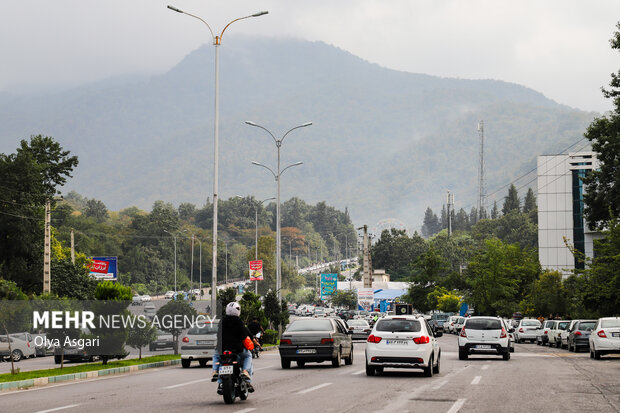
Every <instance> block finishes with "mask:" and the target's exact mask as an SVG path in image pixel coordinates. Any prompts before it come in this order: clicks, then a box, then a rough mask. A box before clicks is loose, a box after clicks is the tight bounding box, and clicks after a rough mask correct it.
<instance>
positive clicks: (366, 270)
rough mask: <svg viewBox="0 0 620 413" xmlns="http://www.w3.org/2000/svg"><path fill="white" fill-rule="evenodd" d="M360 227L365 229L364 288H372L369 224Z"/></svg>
mask: <svg viewBox="0 0 620 413" xmlns="http://www.w3.org/2000/svg"><path fill="white" fill-rule="evenodd" d="M358 229H363V230H364V263H363V280H364V283H363V285H364V288H372V276H371V274H370V249H369V248H368V225H364V226H363V227H361V228H358Z"/></svg>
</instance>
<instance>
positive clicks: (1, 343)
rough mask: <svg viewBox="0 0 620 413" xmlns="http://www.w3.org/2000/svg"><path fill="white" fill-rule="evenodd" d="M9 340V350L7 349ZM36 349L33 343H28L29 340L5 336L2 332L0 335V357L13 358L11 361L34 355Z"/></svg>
mask: <svg viewBox="0 0 620 413" xmlns="http://www.w3.org/2000/svg"><path fill="white" fill-rule="evenodd" d="M28 336H30V334H28ZM9 341H10V347H11V351H9ZM36 356H37V355H36V349H35V346H34V343H33V344H32V345H30V342H28V341H24V340H20V339H19V338H17V337H9V338H8V339H7V337H6V336H5V335H4V334H3V335H0V359H2V358H6V359H7V360H8V358H9V357H11V358H13V361H15V362H17V361H20V360H21V359H23V358H28V357H36Z"/></svg>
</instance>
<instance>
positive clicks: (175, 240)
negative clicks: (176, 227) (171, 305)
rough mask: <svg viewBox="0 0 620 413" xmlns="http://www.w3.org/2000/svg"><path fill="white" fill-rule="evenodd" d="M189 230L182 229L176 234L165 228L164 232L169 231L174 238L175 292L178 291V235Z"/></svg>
mask: <svg viewBox="0 0 620 413" xmlns="http://www.w3.org/2000/svg"><path fill="white" fill-rule="evenodd" d="M186 231H187V230H186V229H184V230H183V231H180V232H179V233H177V234H176V235H174V234H173V233H172V232H170V231H168V230H164V232H167V233H168V234H170V236H171V237H172V238H173V239H174V292H175V293H176V292H177V237H178V236H179V234H180V233H181V232H186Z"/></svg>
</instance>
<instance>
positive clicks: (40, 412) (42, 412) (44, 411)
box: [35, 404, 79, 413]
mask: <svg viewBox="0 0 620 413" xmlns="http://www.w3.org/2000/svg"><path fill="white" fill-rule="evenodd" d="M77 406H79V404H69V405H67V406H61V407H55V408H53V409H47V410H39V411H38V412H35V413H48V412H57V411H58V410H64V409H70V408H72V407H77Z"/></svg>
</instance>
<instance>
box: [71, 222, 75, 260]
mask: <svg viewBox="0 0 620 413" xmlns="http://www.w3.org/2000/svg"><path fill="white" fill-rule="evenodd" d="M71 264H73V265H75V238H74V235H73V228H71Z"/></svg>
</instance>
